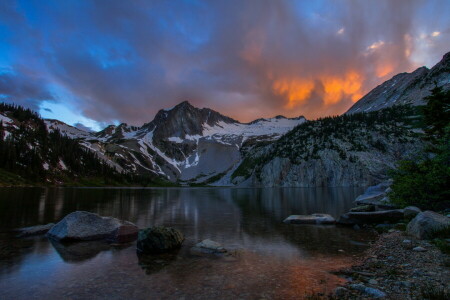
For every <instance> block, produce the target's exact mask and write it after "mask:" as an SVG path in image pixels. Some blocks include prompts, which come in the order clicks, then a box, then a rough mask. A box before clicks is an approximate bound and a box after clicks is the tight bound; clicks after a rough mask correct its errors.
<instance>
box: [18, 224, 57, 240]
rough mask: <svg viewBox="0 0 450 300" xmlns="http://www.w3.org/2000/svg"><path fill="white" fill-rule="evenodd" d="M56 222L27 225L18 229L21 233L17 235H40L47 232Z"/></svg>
mask: <svg viewBox="0 0 450 300" xmlns="http://www.w3.org/2000/svg"><path fill="white" fill-rule="evenodd" d="M54 225H55V223H48V224H46V225H36V226H31V227H25V228H20V229H18V231H19V234H18V235H17V237H26V236H33V235H40V234H44V233H47V232H48V231H49V230H50V229H51V228H52V227H53V226H54Z"/></svg>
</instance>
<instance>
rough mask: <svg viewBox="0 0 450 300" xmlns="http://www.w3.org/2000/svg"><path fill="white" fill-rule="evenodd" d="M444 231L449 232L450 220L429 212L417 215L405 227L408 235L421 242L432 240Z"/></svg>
mask: <svg viewBox="0 0 450 300" xmlns="http://www.w3.org/2000/svg"><path fill="white" fill-rule="evenodd" d="M446 230H450V219H449V218H447V217H445V216H443V215H440V214H438V213H435V212H433V211H430V210H427V211H424V212H421V213H419V214H418V215H417V216H416V217H415V218H414V219H412V220H411V222H409V224H408V226H407V227H406V232H407V233H408V234H409V235H412V236H414V237H416V238H418V239H422V240H424V239H425V240H426V239H432V238H434V237H436V236H438V235H439V234H441V233H442V232H444V231H446Z"/></svg>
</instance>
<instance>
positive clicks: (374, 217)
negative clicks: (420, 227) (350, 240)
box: [338, 209, 403, 225]
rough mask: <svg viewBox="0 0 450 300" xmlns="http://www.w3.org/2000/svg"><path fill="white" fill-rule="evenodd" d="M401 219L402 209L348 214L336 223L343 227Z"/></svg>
mask: <svg viewBox="0 0 450 300" xmlns="http://www.w3.org/2000/svg"><path fill="white" fill-rule="evenodd" d="M401 219H403V210H402V209H391V210H381V211H372V212H348V213H346V214H343V215H341V217H340V218H339V221H338V223H340V224H344V225H354V224H373V223H384V222H391V223H395V222H397V221H399V220H401Z"/></svg>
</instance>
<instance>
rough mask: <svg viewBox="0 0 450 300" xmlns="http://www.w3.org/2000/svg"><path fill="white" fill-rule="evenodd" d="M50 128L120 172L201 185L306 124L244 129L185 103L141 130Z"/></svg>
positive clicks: (279, 120) (263, 122)
mask: <svg viewBox="0 0 450 300" xmlns="http://www.w3.org/2000/svg"><path fill="white" fill-rule="evenodd" d="M46 122H47V126H48V128H49V130H53V129H56V128H58V129H59V130H60V131H61V132H63V133H66V134H67V136H69V137H71V138H74V139H77V140H79V141H80V143H81V144H82V145H84V146H85V147H86V148H88V149H90V150H91V151H94V152H96V153H97V154H98V155H99V157H101V158H103V159H105V160H107V161H108V162H109V163H110V164H111V165H114V166H115V167H116V168H117V169H118V170H128V171H131V172H135V173H138V174H148V173H151V174H155V175H158V176H163V177H166V178H168V179H170V180H171V181H178V180H181V181H187V182H190V183H192V182H197V183H198V182H203V181H206V180H209V179H210V178H211V177H213V176H217V175H218V174H220V173H223V172H226V171H229V170H230V169H232V168H233V167H235V166H236V165H237V164H239V163H240V161H241V159H242V153H241V152H242V151H241V150H242V149H243V148H245V149H249V148H251V147H253V145H256V144H258V143H262V142H268V141H273V140H276V139H278V138H279V137H281V136H282V135H283V134H285V133H286V132H288V131H289V130H291V129H292V128H294V127H295V126H296V125H299V124H301V123H303V122H305V118H304V117H298V118H291V119H288V118H285V117H283V116H277V117H274V118H270V119H258V120H255V121H253V122H250V123H240V122H238V121H236V120H234V119H232V118H229V117H226V116H223V115H221V114H220V113H218V112H216V111H213V110H211V109H208V108H202V109H200V108H196V107H194V106H192V105H191V104H190V103H189V102H187V101H185V102H182V103H180V104H178V105H177V106H175V107H173V108H171V109H163V110H160V111H159V112H158V113H157V114H156V116H155V118H154V119H153V121H151V122H149V123H146V124H144V125H143V126H142V127H133V126H128V125H127V124H120V125H119V126H114V125H111V126H108V127H107V128H105V129H104V130H102V131H100V132H97V133H88V132H83V131H81V130H79V129H77V128H74V127H71V126H68V125H67V124H64V123H61V122H59V123H58V122H55V121H53V120H47V121H46Z"/></svg>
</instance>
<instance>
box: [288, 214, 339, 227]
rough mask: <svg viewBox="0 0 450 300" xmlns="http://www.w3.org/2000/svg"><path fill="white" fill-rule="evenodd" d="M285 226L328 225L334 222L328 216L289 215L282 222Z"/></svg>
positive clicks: (334, 221)
mask: <svg viewBox="0 0 450 300" xmlns="http://www.w3.org/2000/svg"><path fill="white" fill-rule="evenodd" d="M283 222H284V223H286V224H317V225H329V224H334V223H336V220H335V219H334V218H333V217H332V216H330V215H328V214H312V215H291V216H289V217H287V218H286V219H285V220H284V221H283Z"/></svg>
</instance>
